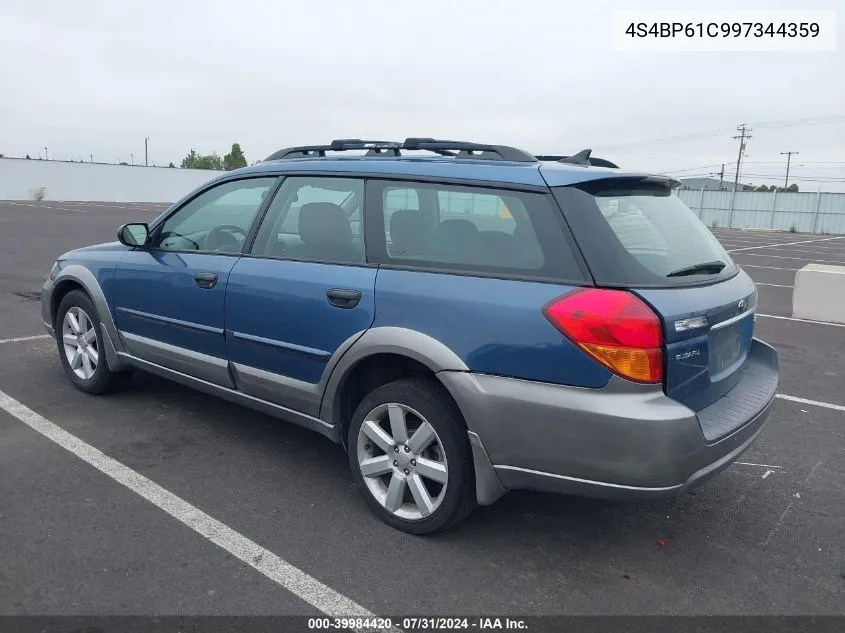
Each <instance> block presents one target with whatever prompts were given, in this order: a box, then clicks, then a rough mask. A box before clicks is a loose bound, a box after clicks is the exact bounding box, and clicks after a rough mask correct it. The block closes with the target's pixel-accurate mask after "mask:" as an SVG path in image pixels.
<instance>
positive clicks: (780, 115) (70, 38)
mask: <svg viewBox="0 0 845 633" xmlns="http://www.w3.org/2000/svg"><path fill="white" fill-rule="evenodd" d="M588 4H589V5H590V6H587V5H588ZM810 4H811V5H812V8H820V9H821V8H828V9H830V8H834V9H837V10H838V11H839V14H838V15H837V19H838V26H837V29H838V31H837V39H838V42H839V44H838V51H837V52H835V53H824V52H812V53H811V52H804V53H771V52H766V53H704V52H697V53H630V52H618V51H615V50H614V48H613V44H612V40H611V11H612V10H613V9H614V8H626V9H634V8H637V7H638V6H644V7H647V8H650V9H654V8H660V7H676V8H682V7H684V8H691V9H695V8H709V9H712V8H717V7H725V8H728V7H731V6H733V7H736V8H740V7H741V8H760V9H772V8H784V9H787V8H798V7H799V6H800V7H806V6H807V3H794V2H785V1H782V0H763V1H759V2H758V1H754V0H745V1H743V0H734V1H733V2H722V1H720V0H707V1H706V2H703V1H695V2H692V1H689V0H675V1H674V2H665V1H664V2H661V1H660V0H651V1H650V2H643V3H640V2H636V1H635V2H632V1H625V2H623V1H621V0H620V1H618V2H599V1H595V0H594V1H593V2H590V3H587V2H568V1H564V0H548V1H545V2H540V1H536V0H513V1H507V2H502V1H495V0H479V1H476V0H451V1H449V2H446V1H441V0H417V1H405V2H401V1H392V2H383V1H378V2H376V1H368V0H357V1H350V0H346V1H343V0H325V1H319V0H314V1H312V2H284V1H282V0H275V1H271V0H267V1H263V2H253V1H247V0H239V1H237V2H235V1H232V0H228V1H225V2H216V1H210V0H203V1H198V2H188V1H184V0H170V1H160V0H145V1H143V2H129V1H123V0H103V1H95V0H75V1H73V2H68V1H67V0H55V1H53V0H27V1H25V2H24V1H23V0H21V1H13V0H3V8H2V17H0V90H1V93H2V97H0V153H3V154H6V155H8V156H23V155H24V154H27V153H29V154H31V155H32V156H33V158H34V157H36V155H38V154H39V153H41V154H42V155H43V152H44V150H43V148H44V147H45V146H47V147H48V148H49V155H50V157H51V158H56V159H69V158H73V159H74V160H79V159H80V158H84V159H85V160H89V156H90V155H91V154H93V156H94V159H95V160H99V161H103V162H114V161H116V160H118V159H120V160H124V161H127V162H128V161H129V160H130V153H131V154H134V160H135V162H136V163H137V162H139V161H141V162H143V159H144V137H146V136H149V137H150V146H149V147H150V161H151V162H155V163H157V164H159V165H161V164H164V165H166V164H167V163H168V162H169V161H173V162H174V163H176V164H177V165H178V164H179V162H180V161H181V159H182V157H183V156H184V155H185V154H186V153H187V152H188V151H189V150H190V149H191V148H195V149H197V150H198V151H199V152H202V153H207V152H212V151H216V152H218V153H220V154H224V153H226V152H227V151H228V149H229V148H230V146H231V144H232V142H233V141H238V142H240V143H241V146H242V147H243V150H244V152H245V153H246V156H247V159H248V160H249V161H250V162H252V161H255V160H259V159H262V158H264V157H266V156H267V155H268V154H270V153H272V152H273V151H274V150H276V149H278V148H280V147H284V146H290V145H297V144H306V143H321V142H326V141H328V140H330V139H332V138H339V137H365V138H384V139H398V140H401V139H403V138H405V137H406V136H435V137H445V138H461V139H466V140H474V141H479V142H497V143H506V144H513V145H517V146H520V147H523V148H525V149H528V150H529V151H533V152H535V153H543V152H545V153H574V152H576V151H578V150H579V149H583V148H587V147H590V148H593V149H594V152H595V153H596V155H599V156H604V157H606V158H609V159H611V160H615V161H616V162H618V163H620V164H621V165H623V166H625V167H632V168H642V169H649V170H660V171H670V170H672V171H675V170H682V169H688V170H689V171H688V172H686V173H689V174H694V175H700V174H706V173H710V172H717V171H719V165H720V164H721V163H722V162H726V163H729V164H728V166H727V168H726V171H727V172H728V174H729V175H728V176H726V179H732V178H733V169H734V168H735V165H734V163H733V162H732V161H736V154H737V142H736V141H735V140H733V139H732V138H731V136H733V134H735V133H736V132H735V131H734V128H735V127H736V125H738V124H740V123H748V124H750V125H751V126H752V127H755V126H754V124H755V123H761V122H771V121H784V120H794V119H800V118H811V117H833V116H837V115H839V117H840V118H839V119H838V120H836V122H828V123H823V124H815V125H789V126H781V127H768V128H767V127H765V126H760V127H755V130H754V131H753V132H752V139H751V141H750V142H749V145H748V157H747V159H746V160H747V161H748V162H747V166H746V167H744V169H743V171H744V173H747V174H748V175H747V176H745V177H744V178H743V180H744V181H745V182H754V183H755V184H758V183H761V182H769V183H771V182H773V181H771V180H770V181H765V180H764V179H763V178H762V177H759V176H758V175H760V174H763V175H770V176H777V177H778V178H780V177H782V174H783V169H784V165H783V163H784V158H785V157H782V156H781V155H780V152H782V151H787V150H797V151H799V152H800V154H799V155H798V156H796V157H794V158H793V161H794V164H795V167H794V169H793V171H792V173H793V174H794V175H795V177H796V178H799V179H801V178H803V179H805V180H803V181H802V180H799V181H798V182H799V185H800V186H801V188H802V189H809V190H813V191H815V190H816V189H817V188H818V186H819V183H818V182H814V180H821V179H822V178H824V179H827V178H841V179H843V181H842V182H839V183H830V182H825V183H823V184H822V189H823V190H839V191H842V190H845V52H843V49H845V36H843V35H845V29H844V28H843V21H844V20H845V1H843V0H813V2H812V3H810ZM710 130H724V131H720V132H714V133H713V134H711V135H709V136H703V135H699V136H697V137H693V138H691V139H687V140H685V141H683V142H680V141H676V142H663V143H651V144H647V143H641V142H640V141H653V140H655V139H666V138H667V137H676V136H680V135H687V134H694V133H698V132H707V131H710ZM837 161H838V164H837ZM713 165H715V167H713ZM677 175H684V172H678V173H677Z"/></svg>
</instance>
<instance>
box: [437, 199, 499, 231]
mask: <svg viewBox="0 0 845 633" xmlns="http://www.w3.org/2000/svg"><path fill="white" fill-rule="evenodd" d="M437 203H438V206H439V207H440V220H441V221H443V220H447V219H452V220H454V219H460V218H465V219H467V220H469V221H471V222H472V223H473V224H475V226H476V228H477V229H478V230H479V231H498V232H500V233H507V234H508V235H513V232H514V230H515V229H516V221H515V220H514V218H513V215H512V214H511V211H510V209H509V208H508V205H507V203H506V202H505V200H504V199H503V198H502V197H501V196H499V195H492V194H487V193H467V192H465V191H438V192H437Z"/></svg>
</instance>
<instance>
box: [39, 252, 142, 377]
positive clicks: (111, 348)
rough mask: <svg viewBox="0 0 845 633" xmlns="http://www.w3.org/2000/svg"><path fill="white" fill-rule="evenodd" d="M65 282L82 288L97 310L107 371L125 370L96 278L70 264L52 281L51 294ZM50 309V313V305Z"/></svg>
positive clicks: (79, 267)
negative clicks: (102, 335) (103, 338)
mask: <svg viewBox="0 0 845 633" xmlns="http://www.w3.org/2000/svg"><path fill="white" fill-rule="evenodd" d="M66 281H73V282H76V283H77V284H79V285H80V286H82V288H83V289H84V290H85V292H87V293H88V296H89V297H91V301H93V302H94V307H95V308H97V314H98V315H99V317H100V330H101V331H102V332H103V334H104V335H105V336H104V337H105V339H106V340H105V341H103V347H104V349H105V352H106V360H107V361H108V366H109V369H111V370H112V371H121V370H123V369H126V368H127V367H126V363H124V362H123V361H122V360H121V359H120V357H119V356H118V355H117V352H122V351H123V341H122V340H121V338H120V334H119V333H118V331H117V326H116V325H115V324H114V318H113V317H112V313H111V310H110V309H109V304H108V301H106V295H105V294H104V293H103V289H102V288H101V287H100V283H99V282H98V281H97V278H96V277H94V274H93V273H92V272H91V271H90V270H88V269H87V268H86V267H85V266H83V265H81V264H70V265H69V266H65V267H64V268H62V271H61V273H59V276H58V277H56V279H54V280H53V292H54V293H55V289H56V287H57V286H59V285H61V284H62V282H66ZM51 301H54V299H53V298H51ZM57 307H58V306H57ZM50 309H51V313H52V309H53V306H52V305H51V306H50Z"/></svg>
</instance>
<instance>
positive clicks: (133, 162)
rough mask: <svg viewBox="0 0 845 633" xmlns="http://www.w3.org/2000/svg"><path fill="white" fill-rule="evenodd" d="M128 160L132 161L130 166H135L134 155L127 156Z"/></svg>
mask: <svg viewBox="0 0 845 633" xmlns="http://www.w3.org/2000/svg"><path fill="white" fill-rule="evenodd" d="M129 160H130V161H132V164H133V165H134V164H135V154H129Z"/></svg>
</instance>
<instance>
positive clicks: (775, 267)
mask: <svg viewBox="0 0 845 633" xmlns="http://www.w3.org/2000/svg"><path fill="white" fill-rule="evenodd" d="M740 266H741V267H742V268H767V269H769V270H791V271H793V272H795V271H796V270H801V269H800V268H778V267H777V266H758V265H757V264H740Z"/></svg>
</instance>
